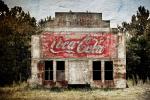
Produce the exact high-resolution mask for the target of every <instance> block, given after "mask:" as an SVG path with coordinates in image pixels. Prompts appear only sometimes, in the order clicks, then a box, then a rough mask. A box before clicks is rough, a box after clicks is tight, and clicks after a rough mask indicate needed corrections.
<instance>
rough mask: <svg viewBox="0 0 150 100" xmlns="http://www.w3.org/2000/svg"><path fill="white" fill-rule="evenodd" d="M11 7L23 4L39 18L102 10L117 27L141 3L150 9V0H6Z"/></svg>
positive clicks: (25, 8)
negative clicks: (67, 12)
mask: <svg viewBox="0 0 150 100" xmlns="http://www.w3.org/2000/svg"><path fill="white" fill-rule="evenodd" d="M4 2H5V3H6V4H8V6H9V7H10V8H12V7H13V6H15V5H17V6H21V7H22V8H23V10H25V11H29V12H30V14H31V16H34V17H35V18H36V19H37V20H40V19H42V18H45V17H47V16H52V17H54V14H55V12H66V11H70V10H72V11H73V12H86V11H90V12H98V13H99V12H101V13H102V14H103V19H104V20H110V21H111V27H117V24H121V22H123V21H128V22H129V21H130V19H131V16H132V15H133V14H136V11H137V9H138V7H139V6H140V5H142V6H145V8H146V9H149V10H150V6H149V4H150V0H13V2H12V0H5V1H4Z"/></svg>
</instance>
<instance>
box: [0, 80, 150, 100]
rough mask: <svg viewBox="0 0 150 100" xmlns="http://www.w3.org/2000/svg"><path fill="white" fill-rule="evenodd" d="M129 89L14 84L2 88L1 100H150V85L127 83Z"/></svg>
mask: <svg viewBox="0 0 150 100" xmlns="http://www.w3.org/2000/svg"><path fill="white" fill-rule="evenodd" d="M127 83H128V85H129V88H125V89H97V88H86V87H85V88H75V89H74V88H70V89H68V88H52V89H46V88H40V89H39V88H37V89H31V88H29V87H28V84H27V83H26V82H25V83H21V84H13V85H11V86H6V87H0V94H1V96H0V100H3V99H4V100H12V99H13V100H16V99H17V100H20V99H23V100H40V99H42V100H47V99H48V100H61V99H63V100H149V98H150V83H142V81H140V80H139V81H138V84H136V85H134V84H133V83H134V81H132V80H128V81H127Z"/></svg>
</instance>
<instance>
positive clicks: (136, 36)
mask: <svg viewBox="0 0 150 100" xmlns="http://www.w3.org/2000/svg"><path fill="white" fill-rule="evenodd" d="M118 28H119V30H120V31H124V32H125V33H126V34H128V36H129V37H127V77H128V78H129V77H130V78H131V77H132V76H134V78H135V79H136V78H137V76H138V77H139V78H140V79H142V80H143V81H144V82H145V80H146V78H148V77H149V78H150V72H149V71H150V18H149V10H146V9H145V8H144V7H143V6H140V7H139V8H138V11H137V14H136V15H133V16H132V18H131V22H130V23H127V22H123V23H122V27H121V26H119V27H118ZM132 78H133V77H132Z"/></svg>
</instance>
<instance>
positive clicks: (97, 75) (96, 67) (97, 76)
mask: <svg viewBox="0 0 150 100" xmlns="http://www.w3.org/2000/svg"><path fill="white" fill-rule="evenodd" d="M93 80H101V61H93Z"/></svg>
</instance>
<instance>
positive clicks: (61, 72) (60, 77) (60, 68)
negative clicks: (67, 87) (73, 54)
mask: <svg viewBox="0 0 150 100" xmlns="http://www.w3.org/2000/svg"><path fill="white" fill-rule="evenodd" d="M56 69H57V71H56V80H57V81H64V80H65V62H64V61H57V62H56Z"/></svg>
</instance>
